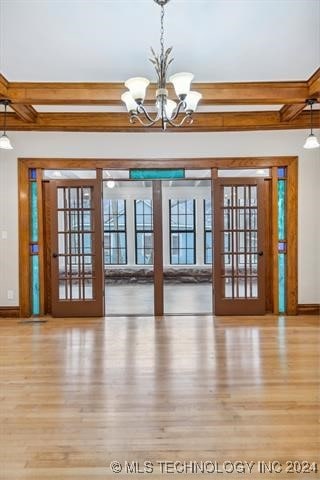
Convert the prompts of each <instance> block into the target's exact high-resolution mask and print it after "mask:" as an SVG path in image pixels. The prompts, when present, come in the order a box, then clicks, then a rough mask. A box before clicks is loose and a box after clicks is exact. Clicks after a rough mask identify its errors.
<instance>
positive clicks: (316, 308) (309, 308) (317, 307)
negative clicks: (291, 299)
mask: <svg viewBox="0 0 320 480" xmlns="http://www.w3.org/2000/svg"><path fill="white" fill-rule="evenodd" d="M298 315H320V304H319V303H300V304H299V305H298Z"/></svg>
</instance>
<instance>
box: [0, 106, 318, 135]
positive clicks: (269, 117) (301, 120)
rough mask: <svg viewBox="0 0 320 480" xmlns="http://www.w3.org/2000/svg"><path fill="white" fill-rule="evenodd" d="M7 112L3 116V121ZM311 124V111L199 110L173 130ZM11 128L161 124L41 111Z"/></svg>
mask: <svg viewBox="0 0 320 480" xmlns="http://www.w3.org/2000/svg"><path fill="white" fill-rule="evenodd" d="M313 113H314V117H313V118H314V126H315V127H316V128H318V127H320V111H314V112H313ZM2 121H3V114H2V115H0V124H1V122H2ZM309 126H310V114H309V112H303V113H302V114H301V115H299V116H298V117H297V118H295V119H294V120H291V121H289V122H282V121H281V118H280V113H279V112H274V111H267V112H225V113H223V112H222V113H220V112H219V113H217V112H215V113H197V114H195V115H194V123H193V124H192V125H187V126H184V127H183V128H181V129H173V128H169V129H168V131H169V132H223V131H246V130H247V131H250V130H251V131H252V130H286V129H305V128H309ZM7 129H8V130H16V131H32V130H33V131H47V132H51V131H57V132H58V131H62V132H152V131H153V132H154V131H158V130H159V127H153V128H144V127H141V126H140V125H139V124H135V125H131V124H130V123H129V118H128V115H127V114H126V113H118V112H114V113H38V116H37V119H36V121H35V122H29V123H26V122H24V121H22V120H21V119H19V118H18V117H17V115H16V114H14V113H10V114H9V115H8V117H7Z"/></svg>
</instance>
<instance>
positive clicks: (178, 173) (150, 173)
mask: <svg viewBox="0 0 320 480" xmlns="http://www.w3.org/2000/svg"><path fill="white" fill-rule="evenodd" d="M184 177H185V174H184V169H183V168H178V169H169V170H164V169H162V168H161V169H159V168H158V169H154V170H150V169H146V168H141V169H136V170H135V169H132V170H130V179H131V180H167V179H175V178H184Z"/></svg>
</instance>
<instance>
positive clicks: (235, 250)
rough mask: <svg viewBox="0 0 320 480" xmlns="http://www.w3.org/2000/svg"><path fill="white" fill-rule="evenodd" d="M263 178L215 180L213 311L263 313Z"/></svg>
mask: <svg viewBox="0 0 320 480" xmlns="http://www.w3.org/2000/svg"><path fill="white" fill-rule="evenodd" d="M263 182H264V181H263V179H258V178H240V179H237V178H217V179H215V181H214V188H213V197H214V202H213V204H214V206H215V208H214V232H215V235H214V313H215V315H263V314H264V313H265V309H266V307H265V305H266V299H265V255H264V248H265V247H264V242H265V240H264V239H265V236H264V233H265V227H264V203H263V202H264V188H263Z"/></svg>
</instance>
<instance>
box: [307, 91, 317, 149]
mask: <svg viewBox="0 0 320 480" xmlns="http://www.w3.org/2000/svg"><path fill="white" fill-rule="evenodd" d="M306 103H307V105H309V106H310V135H308V137H307V138H306V141H305V144H304V145H303V148H308V149H311V148H319V147H320V144H319V142H318V139H317V137H316V136H315V134H314V133H313V131H312V127H313V122H312V106H313V104H314V103H317V100H315V99H314V98H309V99H308V100H306Z"/></svg>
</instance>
